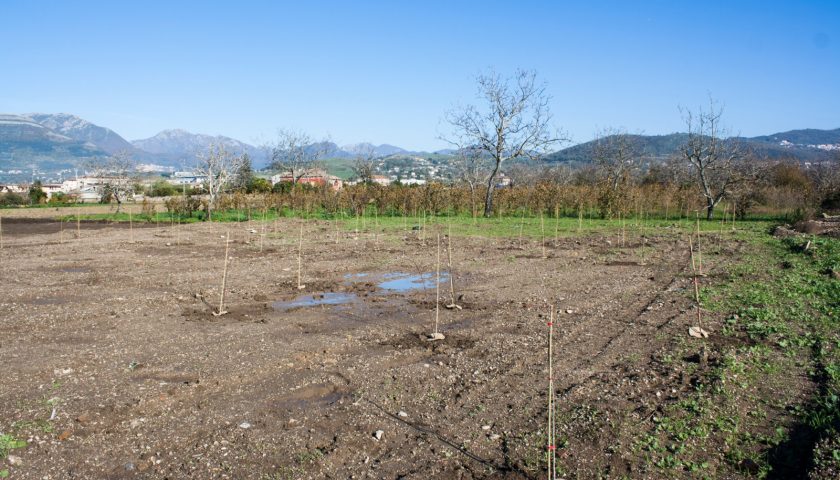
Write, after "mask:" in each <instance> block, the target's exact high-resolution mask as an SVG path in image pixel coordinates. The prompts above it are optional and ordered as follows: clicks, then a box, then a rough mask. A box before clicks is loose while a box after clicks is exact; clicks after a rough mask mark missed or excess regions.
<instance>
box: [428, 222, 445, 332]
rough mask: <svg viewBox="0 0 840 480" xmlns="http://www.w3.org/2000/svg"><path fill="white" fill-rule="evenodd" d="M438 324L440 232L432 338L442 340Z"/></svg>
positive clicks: (438, 237)
mask: <svg viewBox="0 0 840 480" xmlns="http://www.w3.org/2000/svg"><path fill="white" fill-rule="evenodd" d="M439 324H440V232H438V234H437V273H436V275H435V333H433V334H432V338H431V339H432V340H442V339H443V334H441V333H440V332H438V325H439Z"/></svg>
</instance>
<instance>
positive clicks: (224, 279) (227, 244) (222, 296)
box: [213, 232, 230, 317]
mask: <svg viewBox="0 0 840 480" xmlns="http://www.w3.org/2000/svg"><path fill="white" fill-rule="evenodd" d="M229 251H230V232H225V264H224V267H222V293H221V294H220V295H219V311H218V312H214V313H213V315H215V316H217V317H218V316H220V315H224V314H226V313H227V311H225V288H226V286H227V271H228V253H229Z"/></svg>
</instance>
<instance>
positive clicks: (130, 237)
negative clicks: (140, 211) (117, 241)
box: [128, 207, 134, 243]
mask: <svg viewBox="0 0 840 480" xmlns="http://www.w3.org/2000/svg"><path fill="white" fill-rule="evenodd" d="M128 240H129V242H131V243H134V220H133V219H132V217H131V207H129V209H128Z"/></svg>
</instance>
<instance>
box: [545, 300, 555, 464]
mask: <svg viewBox="0 0 840 480" xmlns="http://www.w3.org/2000/svg"><path fill="white" fill-rule="evenodd" d="M554 408H555V404H554V305H549V306H548V425H547V428H546V437H547V439H548V445H547V447H548V450H547V452H546V453H547V454H548V479H549V480H553V479H555V478H557V446H556V445H555V444H554V441H555V439H556V435H555V433H556V425H555V420H554Z"/></svg>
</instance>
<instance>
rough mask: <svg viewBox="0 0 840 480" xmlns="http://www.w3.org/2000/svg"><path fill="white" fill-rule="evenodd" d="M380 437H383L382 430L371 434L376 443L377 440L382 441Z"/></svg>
mask: <svg viewBox="0 0 840 480" xmlns="http://www.w3.org/2000/svg"><path fill="white" fill-rule="evenodd" d="M382 435H385V432H384V431H382V430H377V431H376V432H375V433H374V434H373V438H375V439H376V440H377V441H379V440H382Z"/></svg>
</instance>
